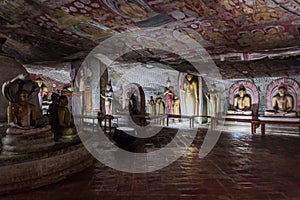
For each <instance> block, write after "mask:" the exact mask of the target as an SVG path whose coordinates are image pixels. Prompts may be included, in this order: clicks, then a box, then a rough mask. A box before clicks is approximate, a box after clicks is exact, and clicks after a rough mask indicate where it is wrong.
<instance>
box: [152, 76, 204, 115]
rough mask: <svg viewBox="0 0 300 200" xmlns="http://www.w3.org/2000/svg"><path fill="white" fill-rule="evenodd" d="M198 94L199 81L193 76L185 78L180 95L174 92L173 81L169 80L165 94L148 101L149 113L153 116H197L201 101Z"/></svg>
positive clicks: (164, 90) (157, 95)
mask: <svg viewBox="0 0 300 200" xmlns="http://www.w3.org/2000/svg"><path fill="white" fill-rule="evenodd" d="M198 93H199V91H198V87H197V81H196V80H195V77H194V76H193V75H192V74H187V75H186V76H185V77H184V80H183V82H182V86H181V88H180V95H178V94H176V93H175V92H174V87H173V86H171V80H170V79H169V78H168V80H167V81H166V86H165V87H164V89H163V92H162V93H160V92H158V93H157V94H156V97H155V99H154V98H153V96H150V99H149V100H148V104H149V113H150V114H151V115H161V114H169V115H189V116H191V115H196V114H197V110H198V109H197V108H198V101H199V99H198V96H199V95H198ZM161 94H162V95H163V96H161ZM179 96H180V98H179Z"/></svg>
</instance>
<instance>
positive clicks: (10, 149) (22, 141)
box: [2, 125, 55, 155]
mask: <svg viewBox="0 0 300 200" xmlns="http://www.w3.org/2000/svg"><path fill="white" fill-rule="evenodd" d="M6 133H7V135H6V136H5V137H3V138H2V145H3V146H2V154H3V155H19V154H27V153H33V152H38V151H41V150H45V149H48V148H49V147H51V146H53V145H54V144H55V142H54V141H53V133H52V132H51V126H50V125H48V126H45V127H43V128H36V129H29V130H22V129H17V128H8V129H7V130H6Z"/></svg>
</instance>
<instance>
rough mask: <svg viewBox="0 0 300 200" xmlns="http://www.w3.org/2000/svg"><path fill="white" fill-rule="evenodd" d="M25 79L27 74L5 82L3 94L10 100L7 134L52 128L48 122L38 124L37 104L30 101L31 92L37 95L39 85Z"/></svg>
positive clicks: (36, 131)
mask: <svg viewBox="0 0 300 200" xmlns="http://www.w3.org/2000/svg"><path fill="white" fill-rule="evenodd" d="M25 79H26V76H25V75H19V76H18V77H16V78H14V79H13V80H11V81H8V82H6V83H5V84H3V88H2V91H3V95H4V96H5V97H6V98H7V99H8V100H9V106H8V108H7V118H8V125H9V128H8V129H7V131H6V132H7V134H13V135H14V134H33V133H39V132H44V131H45V130H50V128H51V127H50V126H49V125H48V126H46V124H37V118H36V116H37V115H36V108H35V105H33V104H31V103H29V93H30V95H31V96H34V95H36V94H37V93H36V90H35V89H36V88H37V87H36V85H35V83H33V82H32V81H31V80H25ZM28 91H29V92H28ZM37 126H38V127H37Z"/></svg>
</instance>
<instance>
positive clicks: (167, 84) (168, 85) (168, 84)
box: [166, 77, 171, 88]
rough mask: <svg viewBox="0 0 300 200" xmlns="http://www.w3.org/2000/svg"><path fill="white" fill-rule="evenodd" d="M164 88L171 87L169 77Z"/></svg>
mask: <svg viewBox="0 0 300 200" xmlns="http://www.w3.org/2000/svg"><path fill="white" fill-rule="evenodd" d="M166 86H167V87H168V88H169V87H170V86H171V80H170V78H169V77H168V80H167V82H166Z"/></svg>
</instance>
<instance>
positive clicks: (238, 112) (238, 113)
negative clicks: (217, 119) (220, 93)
mask: <svg viewBox="0 0 300 200" xmlns="http://www.w3.org/2000/svg"><path fill="white" fill-rule="evenodd" d="M227 114H230V115H252V110H245V111H237V110H228V111H227Z"/></svg>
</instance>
